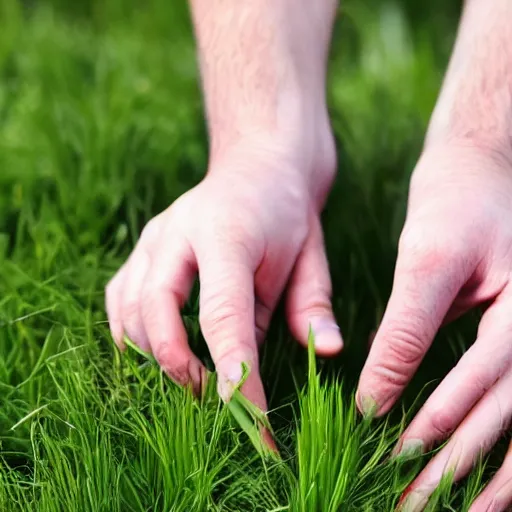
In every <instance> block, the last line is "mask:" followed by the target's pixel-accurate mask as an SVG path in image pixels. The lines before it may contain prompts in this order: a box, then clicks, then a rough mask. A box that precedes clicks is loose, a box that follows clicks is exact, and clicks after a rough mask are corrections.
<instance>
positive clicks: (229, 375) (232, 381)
mask: <svg viewBox="0 0 512 512" xmlns="http://www.w3.org/2000/svg"><path fill="white" fill-rule="evenodd" d="M242 375H243V369H242V365H241V364H240V363H236V364H233V365H232V366H229V367H228V368H227V371H226V372H225V373H224V372H222V373H219V376H218V378H219V382H218V383H217V391H218V393H219V396H220V397H221V398H222V400H223V401H224V402H225V403H227V402H229V401H230V400H231V397H232V396H233V392H234V391H235V388H236V387H237V386H238V384H239V383H240V381H241V380H242Z"/></svg>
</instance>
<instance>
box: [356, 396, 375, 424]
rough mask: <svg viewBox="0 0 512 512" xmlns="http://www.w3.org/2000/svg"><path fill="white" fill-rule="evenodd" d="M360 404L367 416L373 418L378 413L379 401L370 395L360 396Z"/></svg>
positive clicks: (364, 414)
mask: <svg viewBox="0 0 512 512" xmlns="http://www.w3.org/2000/svg"><path fill="white" fill-rule="evenodd" d="M359 405H360V407H361V412H362V413H363V416H364V417H365V418H373V417H374V416H375V414H376V413H377V410H378V407H377V402H376V401H375V400H374V399H373V398H372V397H371V396H369V395H365V396H360V397H359Z"/></svg>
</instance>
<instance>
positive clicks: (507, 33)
mask: <svg viewBox="0 0 512 512" xmlns="http://www.w3.org/2000/svg"><path fill="white" fill-rule="evenodd" d="M447 140H452V141H457V142H461V143H470V144H473V143H474V144H482V145H489V146H493V147H496V146H498V147H502V146H507V147H510V145H511V144H512V2H511V1H510V0H492V1H489V0H466V2H465V7H464V13H463V16H462V19H461V23H460V27H459V34H458V37H457V42H456V44H455V48H454V52H453V55H452V58H451V61H450V65H449V68H448V71H447V74H446V78H445V81H444V84H443V88H442V91H441V95H440V97H439V100H438V103H437V105H436V108H435V110H434V114H433V116H432V119H431V123H430V126H429V130H428V135H427V140H426V145H427V146H429V145H435V144H436V143H438V142H441V143H444V142H446V141H447Z"/></svg>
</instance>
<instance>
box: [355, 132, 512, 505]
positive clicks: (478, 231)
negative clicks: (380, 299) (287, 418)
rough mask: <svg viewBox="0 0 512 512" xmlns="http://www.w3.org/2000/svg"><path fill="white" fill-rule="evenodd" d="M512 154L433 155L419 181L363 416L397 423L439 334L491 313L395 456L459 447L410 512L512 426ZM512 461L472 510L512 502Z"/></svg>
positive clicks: (454, 148) (445, 455)
mask: <svg viewBox="0 0 512 512" xmlns="http://www.w3.org/2000/svg"><path fill="white" fill-rule="evenodd" d="M511 276H512V151H511V150H510V149H508V148H507V149H504V148H490V147H477V146H475V145H474V144H471V143H457V142H456V141H455V142H453V143H452V144H450V145H441V146H434V147H430V148H429V149H427V150H426V151H425V153H424V155H423V156H422V158H421V159H420V161H419V163H418V165H417V168H416V169H415V171H414V174H413V177H412V180H411V187H410V197H409V205H408V213H407V219H406V223H405V226H404V230H403V232H402V235H401V239H400V243H399V254H398V260H397V265H396V271H395V278H394V285H393V290H392V294H391V298H390V300H389V304H388V306H387V309H386V312H385V315H384V317H383V320H382V323H381V325H380V328H379V330H378V332H377V335H376V337H375V339H374V342H373V344H372V347H371V350H370V354H369V357H368V360H367V363H366V365H365V367H364V370H363V372H362V375H361V379H360V383H359V389H358V401H359V407H360V408H361V409H362V410H363V411H364V410H365V408H366V409H368V408H370V407H372V406H375V407H376V409H377V411H378V414H383V413H385V412H387V411H388V410H389V409H390V408H391V406H392V405H393V404H394V403H395V402H396V400H397V398H398V397H399V395H400V394H401V392H402V390H403V389H404V387H405V386H406V384H407V383H408V382H409V380H410V379H411V377H412V376H413V374H414V373H415V371H416V369H417V368H418V366H419V364H420V362H421V360H422V358H423V356H424V355H425V353H426V351H427V350H428V348H429V347H430V345H431V343H432V340H433V338H434V336H435V334H436V332H437V330H438V329H439V327H440V326H441V325H442V324H443V323H446V322H449V321H451V320H453V319H455V318H456V317H458V316H460V315H461V314H463V313H465V312H466V311H468V310H469V309H471V308H473V307H475V306H478V305H482V306H486V307H487V309H486V310H485V313H484V315H483V317H482V320H481V322H480V326H479V330H478V335H477V338H476V341H475V343H474V345H473V346H472V347H471V348H470V349H469V350H468V351H467V352H466V353H465V354H464V356H463V357H462V358H461V359H460V361H459V362H458V364H457V365H456V366H455V368H454V369H453V370H452V371H451V372H450V373H449V375H448V376H447V377H446V378H445V379H444V380H443V382H442V383H441V384H440V385H439V386H438V388H437V389H436V390H435V392H434V393H433V394H432V395H431V396H430V398H429V399H428V400H427V402H426V403H425V405H424V406H423V408H422V409H421V410H420V412H419V413H418V414H417V416H416V417H415V419H414V420H413V421H412V423H411V424H410V425H409V427H408V428H407V429H406V431H405V432H404V434H403V436H402V439H401V440H400V443H399V445H398V447H397V450H396V451H397V452H400V451H402V452H403V451H407V450H411V449H416V450H417V449H419V450H426V449H428V448H429V447H431V446H432V445H433V444H434V443H436V442H438V441H441V440H443V439H444V438H446V437H447V436H449V435H451V434H452V436H451V439H450V441H449V442H448V443H447V445H446V447H445V448H443V449H442V450H441V451H440V452H439V454H438V455H436V456H435V457H434V458H433V459H432V461H430V463H429V464H428V465H427V466H426V468H425V469H424V470H423V472H422V473H421V474H420V475H419V476H418V478H417V479H416V480H415V482H414V483H413V484H412V486H411V488H410V489H409V490H408V494H407V496H406V497H405V501H404V502H403V505H402V506H403V510H410V511H411V510H422V508H423V507H424V506H425V504H426V502H427V499H428V496H429V495H430V494H431V493H432V492H433V490H434V489H435V488H436V486H437V485H438V484H439V482H440V480H441V477H442V475H443V474H445V472H446V471H448V470H454V476H455V478H456V479H459V478H461V477H462V476H464V475H465V474H466V473H467V472H468V471H469V470H470V468H471V466H472V465H473V463H474V462H475V461H476V460H477V459H478V457H479V456H480V455H481V453H482V451H483V452H486V451H487V450H489V449H490V448H491V447H492V445H493V444H494V443H495V441H496V440H497V438H498V437H499V436H500V434H501V433H502V432H503V431H504V430H505V429H507V428H508V426H509V424H510V420H511V417H512V394H511V393H510V389H511V386H512V343H511V341H512V339H511V336H512V282H511ZM511 481H512V453H510V452H509V454H508V455H507V458H506V459H505V462H504V464H503V467H502V468H501V470H500V471H499V472H498V473H497V474H496V476H495V477H494V479H493V480H492V482H491V483H490V484H489V486H488V487H487V488H486V489H485V490H484V491H483V493H482V494H481V496H480V497H479V498H478V500H477V501H476V502H475V504H474V505H473V508H472V509H471V510H472V511H474V512H477V511H478V512H479V511H484V510H485V511H487V510H491V508H488V507H491V506H492V507H493V508H492V510H493V511H501V510H505V508H506V507H507V506H508V505H509V504H510V503H511V502H512V485H511V483H510V482H511Z"/></svg>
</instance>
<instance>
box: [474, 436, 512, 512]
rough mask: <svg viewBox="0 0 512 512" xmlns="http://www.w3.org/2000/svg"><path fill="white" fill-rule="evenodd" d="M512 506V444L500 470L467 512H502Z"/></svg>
mask: <svg viewBox="0 0 512 512" xmlns="http://www.w3.org/2000/svg"><path fill="white" fill-rule="evenodd" d="M510 505H512V443H511V444H510V445H509V447H508V451H507V454H506V455H505V460H504V461H503V464H502V466H501V468H500V469H499V470H498V472H497V473H496V474H495V475H494V477H493V479H492V480H491V481H490V483H489V484H488V485H487V486H486V487H485V489H484V490H483V491H482V492H481V493H480V496H478V498H477V499H476V500H475V501H474V503H473V504H472V505H471V508H470V509H469V512H504V511H505V510H509V507H510Z"/></svg>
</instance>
